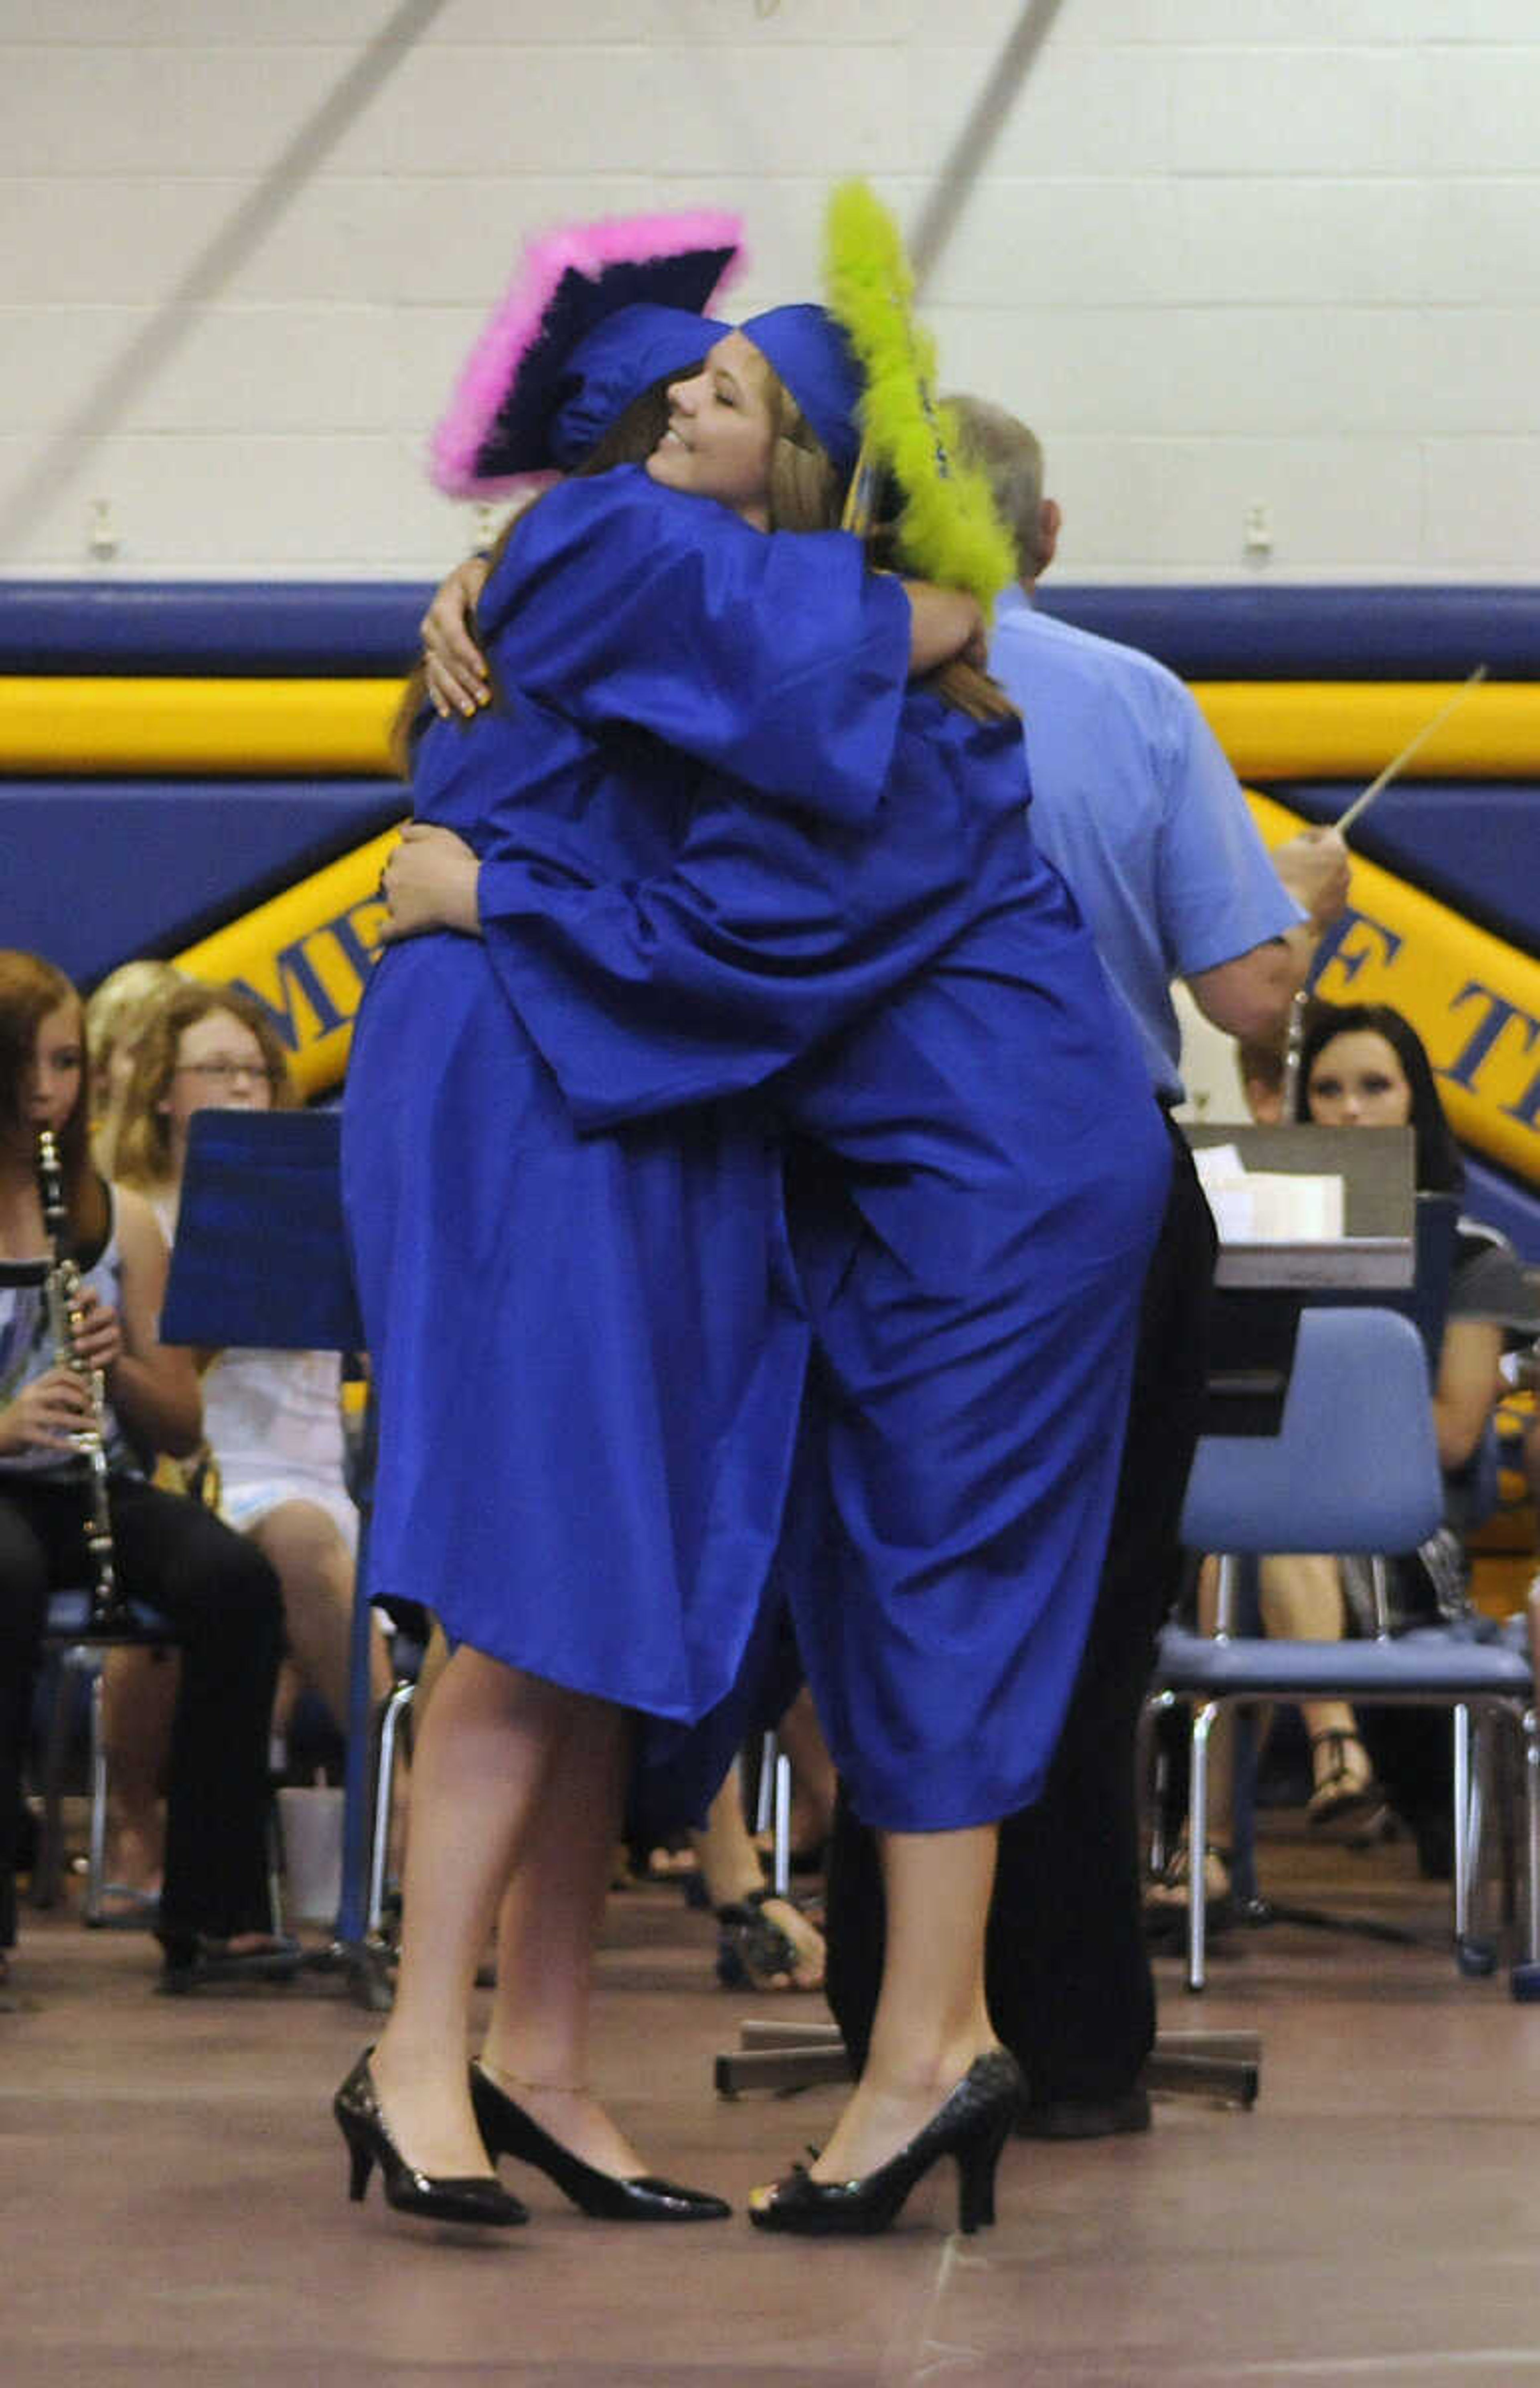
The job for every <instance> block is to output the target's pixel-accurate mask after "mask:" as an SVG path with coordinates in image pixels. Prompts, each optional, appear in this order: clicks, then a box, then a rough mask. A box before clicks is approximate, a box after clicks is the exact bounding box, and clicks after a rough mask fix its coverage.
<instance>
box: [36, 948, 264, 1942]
mask: <svg viewBox="0 0 1540 2388" xmlns="http://www.w3.org/2000/svg"><path fill="white" fill-rule="evenodd" d="M44 1129H46V1130H49V1131H51V1132H52V1134H53V1136H54V1137H55V1138H56V1139H57V1148H58V1153H59V1157H60V1162H61V1170H62V1177H63V1188H64V1198H65V1203H66V1208H67V1212H68V1236H69V1250H70V1257H71V1258H72V1259H73V1260H74V1262H75V1263H76V1264H77V1265H78V1267H79V1269H80V1272H81V1277H82V1283H81V1287H80V1290H79V1293H78V1296H77V1298H76V1302H75V1305H74V1308H75V1324H74V1326H73V1329H72V1339H71V1340H72V1345H73V1351H72V1353H71V1354H69V1355H65V1356H61V1354H60V1352H59V1350H58V1349H57V1340H56V1334H57V1329H56V1324H55V1322H54V1321H53V1320H52V1319H51V1317H50V1306H49V1303H48V1300H47V1297H46V1293H45V1291H44V1289H42V1288H39V1287H36V1286H30V1285H26V1284H20V1285H11V1286H5V1287H0V1639H3V1647H0V1886H4V1889H5V1892H6V1896H7V1898H8V1897H9V1895H10V1890H11V1884H12V1880H13V1875H14V1864H15V1857H16V1850H17V1837H18V1830H19V1820H20V1812H21V1772H22V1765H23V1760H24V1757H25V1742H26V1733H27V1723H28V1716H29V1710H30V1705H31V1698H32V1685H33V1683H34V1681H35V1679H36V1674H37V1669H38V1664H39V1657H40V1650H41V1643H42V1635H43V1630H44V1621H45V1617H46V1611H47V1602H48V1595H49V1594H50V1592H52V1591H54V1590H56V1589H65V1588H69V1587H72V1586H79V1585H81V1584H82V1582H88V1581H91V1577H92V1568H91V1563H90V1557H89V1554H88V1551H87V1548H86V1543H85V1531H84V1529H85V1521H86V1517H87V1507H86V1500H87V1493H86V1488H85V1486H84V1484H83V1482H82V1463H81V1454H80V1452H79V1449H78V1446H77V1444H76V1442H75V1440H74V1438H75V1437H76V1436H78V1435H79V1434H81V1433H82V1431H90V1430H92V1429H93V1428H94V1427H95V1402H94V1399H93V1393H92V1389H91V1385H90V1372H92V1371H95V1372H99V1375H100V1378H101V1382H102V1387H103V1401H102V1406H101V1413H100V1434H101V1440H102V1443H103V1446H104V1448H105V1452H106V1455H107V1467H108V1476H107V1502H108V1508H109V1513H110V1523H111V1531H112V1543H113V1556H114V1566H115V1569H116V1576H117V1581H118V1583H119V1584H120V1587H121V1589H122V1590H123V1591H124V1592H125V1593H127V1594H130V1595H131V1596H133V1597H136V1598H139V1599H142V1600H145V1601H148V1602H150V1603H153V1605H154V1606H155V1607H157V1608H158V1609H159V1610H160V1611H162V1612H163V1613H164V1614H165V1615H166V1617H167V1618H168V1619H169V1620H170V1623H171V1625H172V1628H173V1630H174V1632H175V1633H176V1636H177V1639H178V1642H179V1643H180V1645H181V1651H182V1671H181V1682H180V1688H179V1693H178V1697H177V1702H176V1710H175V1716H174V1720H173V1725H172V1732H171V1744H170V1760H169V1797H168V1821H167V1833H166V1858H165V1881H164V1887H163V1891H162V1895H161V1901H160V1912H159V1921H158V1934H159V1938H160V1941H161V1944H162V1946H163V1948H164V1950H165V1955H166V1970H167V1980H168V1986H169V1987H173V1988H186V1987H191V1986H193V1985H194V1984H196V1982H198V1981H200V1980H204V1979H223V1978H227V1977H229V1976H230V1975H239V1974H244V1973H248V1972H252V1971H256V1972H258V1973H264V1972H269V1971H271V1970H273V1968H274V1967H275V1965H276V1966H280V1967H290V1966H292V1962H293V1956H294V1950H293V1945H292V1944H285V1943H283V1942H280V1941H278V1940H276V1939H275V1938H274V1937H273V1936H272V1935H271V1932H270V1930H269V1925H270V1922H271V1916H270V1911H269V1897H268V1871H267V1818H268V1719H269V1715H270V1712H271V1704H272V1690H273V1684H274V1682H275V1680H276V1676H277V1670H278V1658H279V1652H280V1647H281V1643H282V1633H283V1623H282V1612H281V1608H280V1604H279V1597H278V1584H277V1580H276V1578H275V1576H274V1574H273V1571H272V1569H271V1567H270V1566H269V1564H268V1562H267V1560H266V1559H265V1558H264V1557H263V1556H262V1555H261V1553H260V1552H259V1551H258V1550H257V1549H256V1548H255V1547H254V1546H253V1545H252V1544H251V1543H249V1542H247V1541H246V1540H244V1539H243V1538H242V1537H241V1536H240V1535H238V1534H234V1533H232V1532H231V1531H230V1530H229V1528H228V1527H226V1526H224V1525H222V1524H221V1522H220V1520H219V1519H218V1518H214V1517H212V1516H210V1514H209V1513H208V1511H207V1510H206V1509H204V1508H203V1507H201V1506H200V1505H198V1504H196V1503H195V1502H191V1501H188V1500H186V1499H184V1498H183V1497H182V1496H181V1495H179V1494H175V1493H163V1492H160V1491H158V1490H157V1489H156V1488H155V1487H154V1486H153V1485H151V1484H150V1483H149V1482H147V1481H146V1480H145V1458H144V1454H145V1453H146V1452H148V1451H153V1450H155V1449H157V1448H159V1449H164V1450H169V1451H171V1452H173V1453H184V1452H188V1451H191V1450H192V1449H193V1448H194V1447H195V1446H196V1442H197V1440H198V1436H199V1431H200V1427H201V1416H200V1405H199V1400H198V1384H197V1376H196V1370H195V1368H194V1366H193V1364H192V1361H191V1359H190V1358H189V1356H188V1355H187V1354H186V1353H183V1352H178V1351H174V1350H172V1349H170V1348H168V1347H167V1346H165V1345H163V1344H162V1343H161V1342H160V1340H159V1339H158V1333H157V1320H158V1315H159V1310H160V1302H161V1298H162V1295H163V1293H164V1290H165V1281H166V1247H165V1243H164V1241H163V1239H162V1238H161V1235H160V1230H159V1228H158V1226H157V1225H156V1221H155V1216H154V1213H153V1212H152V1211H151V1210H150V1208H149V1205H148V1204H147V1203H146V1202H145V1200H143V1199H142V1198H141V1197H140V1196H138V1195H136V1194H133V1193H132V1192H129V1191H128V1190H126V1189H125V1188H122V1187H120V1186H117V1185H114V1184H111V1183H109V1182H108V1181H107V1180H106V1179H104V1178H103V1177H102V1176H100V1175H98V1174H97V1172H96V1171H95V1168H94V1167H93V1166H92V1164H91V1161H90V1157H89V1153H88V1150H87V1062H86V1048H85V1043H84V1036H83V1029H82V1012H81V1005H80V1000H79V997H77V995H76V993H75V990H74V988H73V987H72V986H71V985H70V984H69V980H68V979H67V978H66V977H65V976H64V975H63V973H62V972H59V971H57V970H56V969H54V968H53V966H52V965H51V964H50V963H48V962H45V961H43V960H41V959H39V958H38V957H37V956H36V955H33V954H27V953H19V952H15V951H8V952H0V1259H5V1260H6V1261H12V1262H22V1263H29V1262H36V1261H39V1260H43V1259H45V1258H48V1257H50V1255H51V1247H50V1244H49V1240H48V1236H47V1231H46V1228H45V1224H44V1206H43V1200H42V1195H41V1191H40V1184H39V1176H38V1144H39V1135H40V1131H42V1130H44ZM13 1938H14V1921H13V1920H12V1922H11V1923H10V1924H7V1927H6V1931H5V1933H4V1940H5V1943H6V1945H8V1944H9V1943H10V1941H11V1940H12V1939H13Z"/></svg>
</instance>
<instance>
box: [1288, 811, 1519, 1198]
mask: <svg viewBox="0 0 1540 2388" xmlns="http://www.w3.org/2000/svg"><path fill="white" fill-rule="evenodd" d="M1385 802H1386V803H1387V804H1393V803H1394V802H1395V797H1394V796H1387V797H1386V798H1385ZM1251 807H1252V810H1253V812H1254V813H1255V814H1256V819H1257V822H1258V825H1259V826H1260V828H1261V832H1262V834H1263V836H1264V838H1265V839H1266V840H1267V842H1268V845H1269V846H1274V845H1281V844H1282V842H1283V840H1284V839H1285V838H1290V837H1293V836H1294V835H1295V833H1296V832H1298V831H1299V830H1301V829H1303V828H1305V827H1306V823H1305V822H1304V821H1302V820H1301V819H1300V818H1299V816H1298V815H1297V814H1295V813H1292V812H1290V811H1289V810H1288V809H1287V807H1284V806H1282V805H1280V804H1277V803H1275V802H1274V801H1273V799H1272V798H1271V797H1269V796H1262V795H1256V794H1252V795H1251ZM1352 904H1353V910H1354V916H1355V917H1354V918H1353V920H1352V921H1351V922H1350V924H1349V926H1348V928H1347V931H1346V933H1345V934H1344V936H1343V938H1342V940H1341V942H1340V943H1339V945H1338V946H1337V947H1336V950H1335V951H1334V953H1333V954H1332V959H1331V960H1330V961H1329V962H1328V963H1327V964H1326V965H1325V967H1324V969H1323V970H1322V972H1321V973H1320V979H1319V993H1320V994H1321V995H1323V996H1325V997H1327V999H1328V1000H1329V1001H1330V1002H1332V1003H1390V1004H1394V1005H1395V1009H1396V1010H1398V1011H1403V1012H1405V1014H1406V1016H1407V1019H1408V1020H1409V1021H1410V1022H1411V1023H1412V1025H1413V1027H1414V1028H1415V1029H1416V1030H1417V1032H1418V1035H1420V1037H1421V1039H1422V1041H1423V1043H1424V1044H1425V1045H1426V1047H1427V1048H1428V1054H1429V1058H1430V1060H1431V1061H1432V1062H1433V1068H1434V1069H1435V1070H1436V1071H1437V1072H1438V1073H1439V1080H1438V1083H1439V1092H1440V1093H1441V1095H1442V1096H1443V1098H1444V1104H1445V1110H1446V1111H1447V1112H1448V1114H1449V1122H1450V1124H1451V1126H1452V1127H1453V1128H1454V1131H1455V1133H1456V1135H1457V1136H1458V1137H1459V1138H1460V1140H1461V1142H1462V1143H1465V1144H1469V1145H1471V1147H1472V1148H1473V1149H1474V1150H1477V1151H1479V1152H1483V1153H1485V1154H1487V1155H1489V1157H1490V1158H1491V1159H1492V1160H1493V1161H1496V1162H1500V1163H1501V1165H1502V1166H1503V1167H1504V1168H1506V1169H1508V1170H1511V1171H1512V1173H1513V1174H1514V1175H1515V1176H1517V1177H1521V1178H1523V1179H1524V1180H1525V1181H1526V1182H1527V1183H1529V1184H1531V1185H1536V1184H1540V961H1536V960H1535V959H1534V956H1533V955H1530V954H1526V953H1522V952H1521V950H1520V949H1519V947H1518V946H1510V945H1508V944H1506V943H1505V942H1504V940H1503V939H1502V938H1501V937H1495V936H1492V935H1491V934H1489V933H1488V932H1487V931H1486V930H1485V929H1478V928H1477V927H1476V926H1475V925H1474V924H1473V923H1472V922H1471V921H1467V920H1463V919H1462V918H1461V917H1460V915H1459V914H1458V912H1453V911H1451V910H1450V909H1449V908H1448V906H1447V905H1445V904H1440V903H1438V902H1436V901H1435V899H1434V898H1433V896H1431V895H1424V894H1423V893H1422V891H1421V889H1420V888H1418V887H1412V886H1409V885H1408V884H1407V882H1406V881H1405V880H1404V879H1397V878H1396V877H1395V875H1394V874H1393V873H1392V872H1391V871H1388V870H1382V869H1381V868H1380V867H1379V865H1378V864H1377V863H1373V862H1366V861H1365V860H1364V859H1363V857H1361V856H1360V855H1355V856H1354V857H1353V889H1352Z"/></svg>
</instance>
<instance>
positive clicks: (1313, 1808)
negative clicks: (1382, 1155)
mask: <svg viewBox="0 0 1540 2388" xmlns="http://www.w3.org/2000/svg"><path fill="white" fill-rule="evenodd" d="M1310 1749H1311V1753H1312V1757H1313V1755H1314V1752H1315V1751H1316V1750H1318V1749H1324V1750H1325V1752H1326V1754H1327V1759H1326V1764H1325V1766H1324V1767H1323V1768H1322V1770H1321V1772H1319V1775H1318V1776H1317V1778H1316V1787H1315V1789H1314V1790H1313V1791H1312V1792H1311V1794H1310V1797H1309V1798H1308V1799H1307V1800H1306V1806H1305V1821H1306V1823H1307V1824H1308V1825H1309V1827H1310V1829H1311V1831H1312V1832H1316V1833H1329V1834H1330V1835H1332V1837H1333V1838H1334V1839H1338V1840H1349V1839H1357V1838H1359V1837H1360V1836H1367V1837H1369V1838H1372V1837H1373V1836H1374V1835H1375V1833H1376V1832H1377V1831H1378V1829H1379V1827H1380V1824H1381V1822H1382V1818H1383V1816H1384V1812H1385V1795H1384V1792H1383V1791H1382V1789H1381V1787H1380V1785H1379V1784H1378V1783H1377V1782H1376V1781H1375V1779H1374V1775H1373V1772H1372V1770H1371V1768H1370V1763H1369V1753H1368V1751H1367V1750H1366V1749H1365V1747H1364V1746H1363V1743H1362V1742H1361V1741H1360V1740H1359V1738H1358V1736H1357V1734H1356V1733H1344V1731H1343V1730H1342V1728H1341V1727H1340V1726H1337V1725H1332V1726H1329V1727H1328V1729H1327V1731H1326V1732H1325V1733H1313V1734H1311V1735H1310ZM1349 1750H1357V1753H1358V1757H1359V1759H1361V1760H1362V1766H1361V1769H1360V1768H1359V1767H1356V1766H1350V1765H1349V1764H1348V1762H1347V1754H1348V1752H1349Z"/></svg>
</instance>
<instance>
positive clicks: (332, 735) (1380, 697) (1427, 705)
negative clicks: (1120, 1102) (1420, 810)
mask: <svg viewBox="0 0 1540 2388" xmlns="http://www.w3.org/2000/svg"><path fill="white" fill-rule="evenodd" d="M1458 686H1459V683H1458V681H1446V680H1385V681H1379V680H1376V681H1360V680H1202V681H1197V682H1195V683H1194V684H1193V694H1194V696H1195V697H1196V698H1197V700H1198V703H1199V704H1200V705H1202V707H1203V709H1204V712H1205V715H1206V716H1207V718H1208V720H1209V722H1210V723H1211V724H1212V726H1213V729H1214V731H1215V734H1216V735H1217V737H1218V741H1219V743H1220V745H1221V746H1222V747H1223V748H1224V750H1225V752H1226V754H1227V755H1228V756H1230V759H1231V763H1232V764H1233V765H1234V767H1235V769H1236V770H1237V772H1238V773H1239V774H1240V775H1241V777H1242V778H1243V779H1253V780H1369V779H1371V778H1372V777H1373V775H1374V773H1375V772H1376V771H1378V770H1380V769H1381V768H1382V766H1383V764H1384V763H1385V762H1386V760H1387V759H1388V757H1389V756H1392V755H1397V754H1399V753H1400V751H1401V749H1402V748H1403V747H1404V746H1406V745H1407V743H1408V742H1409V741H1410V740H1411V739H1412V738H1413V737H1415V735H1416V734H1417V732H1418V731H1419V730H1421V729H1422V728H1423V727H1424V726H1425V725H1426V723H1427V722H1428V721H1430V720H1431V719H1432V718H1433V715H1434V714H1435V713H1437V711H1438V709H1439V707H1440V705H1443V704H1445V702H1446V700H1447V699H1448V698H1449V697H1450V696H1452V695H1453V694H1455V692H1457V690H1458ZM401 687H402V683H401V682H400V681H399V680H172V679H121V680H120V679H112V678H107V677H104V678H101V679H71V678H64V677H60V678H57V679H48V678H41V679H29V678H26V677H23V676H20V675H12V676H8V677H6V676H0V771H4V772H6V773H8V774H10V775H11V776H13V777H41V778H56V777H60V776H62V775H64V774H66V773H69V774H74V775H79V776H82V777H94V776H100V777H104V778H110V777H113V776H119V775H123V774H128V773H133V774H137V775H140V776H144V777H149V776H177V775H181V774H183V773H194V772H206V773H208V774H209V775H210V776H211V777H217V776H220V775H221V774H224V775H227V776H230V777H233V778H242V779H256V778H266V777H269V776H273V775H279V774H292V775H295V776H298V777H303V776H304V775H305V774H307V773H309V774H311V775H312V776H313V775H314V774H316V773H325V774H334V775H335V774H339V773H347V774H358V775H360V776H368V775H372V774H373V773H375V772H379V773H381V774H385V773H387V772H388V771H389V770H390V768H391V766H390V758H389V754H388V751H387V750H388V741H389V733H390V725H391V722H392V720H393V719H394V718H395V713H396V707H397V705H398V700H399V697H400V693H401ZM1417 776H1418V778H1419V779H1475V780H1481V779H1494V780H1504V779H1507V780H1522V779H1532V778H1540V681H1527V680H1525V681H1520V680H1505V681H1500V682H1496V683H1493V682H1488V683H1486V684H1485V685H1483V686H1482V687H1480V688H1475V689H1472V690H1471V693H1470V695H1469V696H1468V697H1467V698H1466V700H1465V702H1464V703H1463V704H1462V705H1460V707H1459V709H1458V712H1457V713H1456V714H1454V715H1453V717H1452V718H1450V720H1449V721H1448V722H1447V723H1446V724H1445V727H1444V728H1443V729H1442V730H1439V731H1438V732H1437V734H1436V736H1434V737H1433V739H1431V740H1430V742H1429V743H1428V744H1427V746H1426V747H1424V748H1423V749H1422V751H1421V753H1420V755H1419V756H1418V758H1417Z"/></svg>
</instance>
